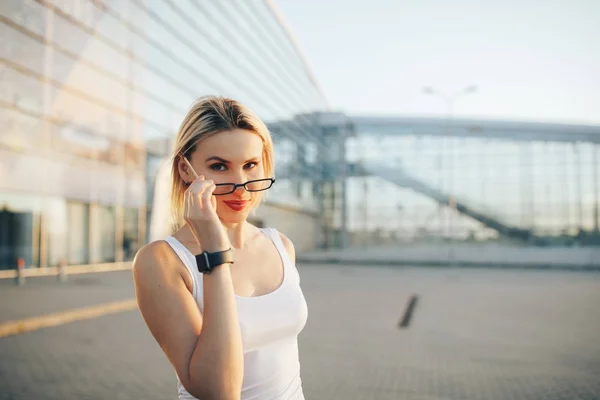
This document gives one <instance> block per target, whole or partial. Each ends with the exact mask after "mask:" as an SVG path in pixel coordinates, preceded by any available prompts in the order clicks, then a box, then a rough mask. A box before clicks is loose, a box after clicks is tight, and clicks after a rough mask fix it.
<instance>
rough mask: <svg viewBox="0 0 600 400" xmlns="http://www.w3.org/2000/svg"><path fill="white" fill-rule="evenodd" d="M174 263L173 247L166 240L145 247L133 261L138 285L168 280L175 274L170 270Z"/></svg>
mask: <svg viewBox="0 0 600 400" xmlns="http://www.w3.org/2000/svg"><path fill="white" fill-rule="evenodd" d="M173 261H174V254H173V252H172V251H171V246H169V244H168V243H167V242H165V241H164V240H157V241H154V242H151V243H148V244H147V245H145V246H143V247H142V248H141V249H140V250H139V251H138V252H137V254H136V255H135V258H134V259H133V266H132V270H133V277H134V279H135V280H136V282H138V283H143V282H148V281H150V282H154V281H157V280H163V279H168V277H169V275H172V273H173V272H174V269H173V268H169V266H170V265H172V263H173Z"/></svg>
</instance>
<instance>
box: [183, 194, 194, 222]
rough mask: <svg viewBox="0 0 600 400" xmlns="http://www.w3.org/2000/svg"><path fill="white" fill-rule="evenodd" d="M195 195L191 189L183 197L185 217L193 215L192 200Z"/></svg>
mask: <svg viewBox="0 0 600 400" xmlns="http://www.w3.org/2000/svg"><path fill="white" fill-rule="evenodd" d="M193 200H194V199H193V196H192V195H191V192H190V190H189V189H188V190H186V191H185V193H184V198H183V204H184V211H183V216H184V218H188V217H189V216H190V215H191V212H192V207H193V204H192V201H193Z"/></svg>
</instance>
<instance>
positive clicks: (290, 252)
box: [277, 231, 296, 263]
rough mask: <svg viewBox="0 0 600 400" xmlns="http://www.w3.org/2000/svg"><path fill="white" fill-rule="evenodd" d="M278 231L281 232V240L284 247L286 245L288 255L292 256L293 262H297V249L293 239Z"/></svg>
mask: <svg viewBox="0 0 600 400" xmlns="http://www.w3.org/2000/svg"><path fill="white" fill-rule="evenodd" d="M277 233H278V234H279V237H280V238H281V242H282V243H283V247H285V249H286V250H287V252H288V255H289V256H290V259H291V260H292V262H294V263H295V262H296V249H295V248H294V243H292V241H291V240H290V239H289V238H288V237H287V236H285V235H284V234H283V233H281V232H279V231H277Z"/></svg>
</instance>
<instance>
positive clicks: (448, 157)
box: [348, 117, 600, 244]
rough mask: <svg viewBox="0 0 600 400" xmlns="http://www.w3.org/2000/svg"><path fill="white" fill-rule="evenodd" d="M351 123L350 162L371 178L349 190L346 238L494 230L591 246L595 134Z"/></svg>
mask: <svg viewBox="0 0 600 400" xmlns="http://www.w3.org/2000/svg"><path fill="white" fill-rule="evenodd" d="M354 121H355V123H356V130H357V133H358V135H357V136H356V137H354V138H352V139H351V140H349V142H348V161H349V162H350V163H351V164H360V165H368V166H369V168H368V169H369V172H370V174H369V175H370V176H368V177H359V176H357V177H353V178H351V179H350V181H349V184H348V199H349V203H350V204H349V218H348V221H349V230H350V231H351V232H353V234H355V235H357V236H361V237H362V238H366V237H368V236H369V235H370V236H373V235H374V233H377V234H381V235H384V236H386V237H392V236H394V237H395V238H396V239H398V240H402V241H406V240H408V241H413V240H428V239H431V238H440V237H441V238H446V239H448V238H450V239H453V240H488V239H492V240H497V239H498V236H499V235H498V233H499V230H498V229H497V227H498V226H501V227H506V228H507V229H508V228H510V229H512V231H511V232H512V236H513V237H514V238H518V237H522V234H523V233H525V232H529V233H530V234H531V235H532V237H533V238H534V239H535V238H538V239H539V238H543V239H544V241H545V243H553V244H592V243H596V244H597V243H598V238H599V236H598V231H599V225H600V204H599V203H600V165H599V163H598V160H599V159H600V158H599V155H600V135H599V134H600V130H599V129H598V127H593V126H578V125H560V124H544V123H524V122H523V123H520V122H506V121H505V122H500V121H468V120H462V121H455V122H454V124H453V125H452V128H451V130H448V128H444V124H445V122H444V121H440V120H436V119H421V120H417V119H415V120H413V121H411V120H409V119H406V120H402V118H398V119H397V120H396V121H391V120H390V121H387V120H385V118H381V119H380V120H378V119H377V118H376V117H374V118H369V117H365V118H360V117H358V118H355V119H354ZM445 129H446V131H447V134H444V131H445ZM390 171H391V172H392V175H391V176H390ZM390 177H391V178H392V179H389V178H390ZM398 182H400V184H398ZM449 198H452V200H449ZM444 202H445V204H441V203H444ZM455 206H456V207H461V206H463V207H466V208H467V209H468V211H467V212H462V211H461V212H457V211H456V210H454V209H453V208H454V207H455ZM475 214H477V215H481V216H483V217H484V218H485V220H484V219H483V218H480V219H477V218H474V216H475ZM482 220H484V222H482ZM507 236H509V237H511V235H510V234H509V235H507ZM504 239H505V238H504ZM365 241H366V239H365ZM358 242H360V240H359V241H358Z"/></svg>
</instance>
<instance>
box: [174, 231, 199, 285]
mask: <svg viewBox="0 0 600 400" xmlns="http://www.w3.org/2000/svg"><path fill="white" fill-rule="evenodd" d="M165 242H167V243H168V244H169V246H171V248H172V249H173V251H174V252H175V254H177V256H178V257H179V258H180V259H181V262H182V263H183V265H184V266H185V268H186V269H187V270H188V272H189V273H190V277H191V278H192V285H193V287H192V291H193V293H192V295H193V296H194V297H196V296H197V294H198V287H199V284H200V283H199V282H198V280H199V279H202V277H201V276H199V275H200V273H199V272H198V270H197V267H196V259H195V258H194V256H193V255H192V253H190V251H189V250H188V249H187V248H186V247H185V246H184V245H183V244H182V243H181V242H180V241H179V240H177V239H176V238H175V237H173V236H167V237H166V238H165Z"/></svg>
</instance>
